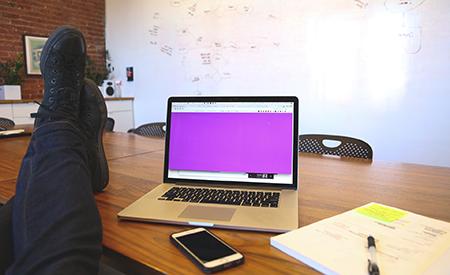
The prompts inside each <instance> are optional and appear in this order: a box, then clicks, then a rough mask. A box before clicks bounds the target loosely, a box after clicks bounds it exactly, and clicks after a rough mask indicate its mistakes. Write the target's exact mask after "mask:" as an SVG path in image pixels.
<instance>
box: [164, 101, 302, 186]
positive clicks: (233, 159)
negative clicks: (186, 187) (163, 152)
mask: <svg viewBox="0 0 450 275" xmlns="http://www.w3.org/2000/svg"><path fill="white" fill-rule="evenodd" d="M293 113H294V104H293V103H292V102H173V103H172V108H171V118H170V120H171V122H170V123H171V126H170V144H169V162H168V177H169V178H178V179H194V180H212V181H215V180H216V181H237V182H252V183H271V184H277V183H279V184H292V183H293V171H292V167H293V161H294V160H293V131H294V117H293Z"/></svg>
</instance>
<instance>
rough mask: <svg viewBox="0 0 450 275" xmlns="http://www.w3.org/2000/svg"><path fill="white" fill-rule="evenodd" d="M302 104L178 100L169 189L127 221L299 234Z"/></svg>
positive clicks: (137, 206)
mask: <svg viewBox="0 0 450 275" xmlns="http://www.w3.org/2000/svg"><path fill="white" fill-rule="evenodd" d="M297 147H298V99H297V98H296V97H282V96H274V97H264V96H260V97H171V98H169V99H168V103H167V129H166V147H165V154H164V171H163V173H164V179H163V182H162V183H161V184H160V185H159V186H157V187H156V188H154V189H153V190H151V191H150V192H149V193H147V194H146V195H144V196H143V197H141V198H140V199H138V200H137V201H136V202H134V203H132V204H131V205H130V206H128V207H127V208H125V209H124V210H122V211H121V212H120V213H119V214H118V216H119V218H120V219H131V220H139V221H147V222H159V223H176V224H186V225H198V226H211V227H222V228H236V229H246V230H261V231H271V232H286V231H289V230H292V229H296V228H298V191H297V173H298V159H297V158H298V151H297Z"/></svg>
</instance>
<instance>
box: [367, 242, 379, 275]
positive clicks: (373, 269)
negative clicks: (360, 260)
mask: <svg viewBox="0 0 450 275" xmlns="http://www.w3.org/2000/svg"><path fill="white" fill-rule="evenodd" d="M367 242H368V247H367V248H368V249H369V255H370V258H369V266H368V269H369V275H380V269H379V268H378V264H377V250H376V246H375V239H374V238H373V237H372V236H369V237H367Z"/></svg>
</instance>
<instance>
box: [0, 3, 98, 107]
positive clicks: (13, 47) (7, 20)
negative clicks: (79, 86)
mask: <svg viewBox="0 0 450 275" xmlns="http://www.w3.org/2000/svg"><path fill="white" fill-rule="evenodd" d="M0 18H2V20H0V33H1V35H0V62H4V61H6V60H8V59H11V58H15V57H16V55H17V54H18V53H23V34H31V35H42V36H48V35H49V34H50V33H51V32H52V31H53V30H54V29H56V28H57V27H58V26H60V25H67V24H69V25H72V26H74V27H77V28H79V29H80V30H81V31H82V32H83V33H85V34H86V43H87V44H88V55H89V56H91V59H92V61H93V62H95V63H96V64H97V66H104V64H105V60H104V55H103V52H104V51H105V32H104V30H105V0H91V1H82V0H71V1H62V0H42V1H29V0H15V1H11V0H0ZM43 88H44V84H43V81H42V78H41V77H39V76H26V77H25V79H24V82H23V83H22V97H23V98H27V99H33V98H39V97H42V90H43Z"/></svg>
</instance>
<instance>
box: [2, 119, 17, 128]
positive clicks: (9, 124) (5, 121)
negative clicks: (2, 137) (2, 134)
mask: <svg viewBox="0 0 450 275" xmlns="http://www.w3.org/2000/svg"><path fill="white" fill-rule="evenodd" d="M14 125H16V124H15V123H14V121H12V120H11V119H9V118H5V117H0V128H4V129H8V128H10V127H14Z"/></svg>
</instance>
